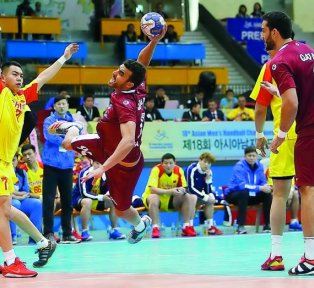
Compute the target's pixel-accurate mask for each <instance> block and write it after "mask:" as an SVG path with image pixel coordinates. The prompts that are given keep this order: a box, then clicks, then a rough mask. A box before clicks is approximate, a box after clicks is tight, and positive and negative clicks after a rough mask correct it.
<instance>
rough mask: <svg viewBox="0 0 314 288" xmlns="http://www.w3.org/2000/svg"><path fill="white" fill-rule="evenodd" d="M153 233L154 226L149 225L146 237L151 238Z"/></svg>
mask: <svg viewBox="0 0 314 288" xmlns="http://www.w3.org/2000/svg"><path fill="white" fill-rule="evenodd" d="M151 235H152V226H151V225H149V226H148V227H147V229H146V235H145V238H150V237H151Z"/></svg>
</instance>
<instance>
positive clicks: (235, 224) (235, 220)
mask: <svg viewBox="0 0 314 288" xmlns="http://www.w3.org/2000/svg"><path fill="white" fill-rule="evenodd" d="M233 229H234V233H236V232H237V230H238V221H237V219H234V221H233Z"/></svg>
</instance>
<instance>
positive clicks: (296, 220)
mask: <svg viewBox="0 0 314 288" xmlns="http://www.w3.org/2000/svg"><path fill="white" fill-rule="evenodd" d="M293 223H299V221H298V219H291V221H290V224H293Z"/></svg>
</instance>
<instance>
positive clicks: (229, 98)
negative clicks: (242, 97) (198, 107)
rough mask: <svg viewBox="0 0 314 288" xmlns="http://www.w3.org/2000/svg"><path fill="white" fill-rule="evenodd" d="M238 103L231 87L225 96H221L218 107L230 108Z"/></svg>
mask: <svg viewBox="0 0 314 288" xmlns="http://www.w3.org/2000/svg"><path fill="white" fill-rule="evenodd" d="M236 104H238V99H237V98H236V97H234V92H233V90H232V89H228V90H227V91H226V97H223V98H221V100H220V104H219V108H220V109H232V108H234V107H235V105H236Z"/></svg>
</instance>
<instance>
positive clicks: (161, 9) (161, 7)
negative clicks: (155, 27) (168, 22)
mask: <svg viewBox="0 0 314 288" xmlns="http://www.w3.org/2000/svg"><path fill="white" fill-rule="evenodd" d="M156 12H157V13H158V14H160V15H161V16H162V17H163V18H164V19H168V18H169V16H168V14H167V13H166V12H164V4H163V3H162V2H157V3H156Z"/></svg>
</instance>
